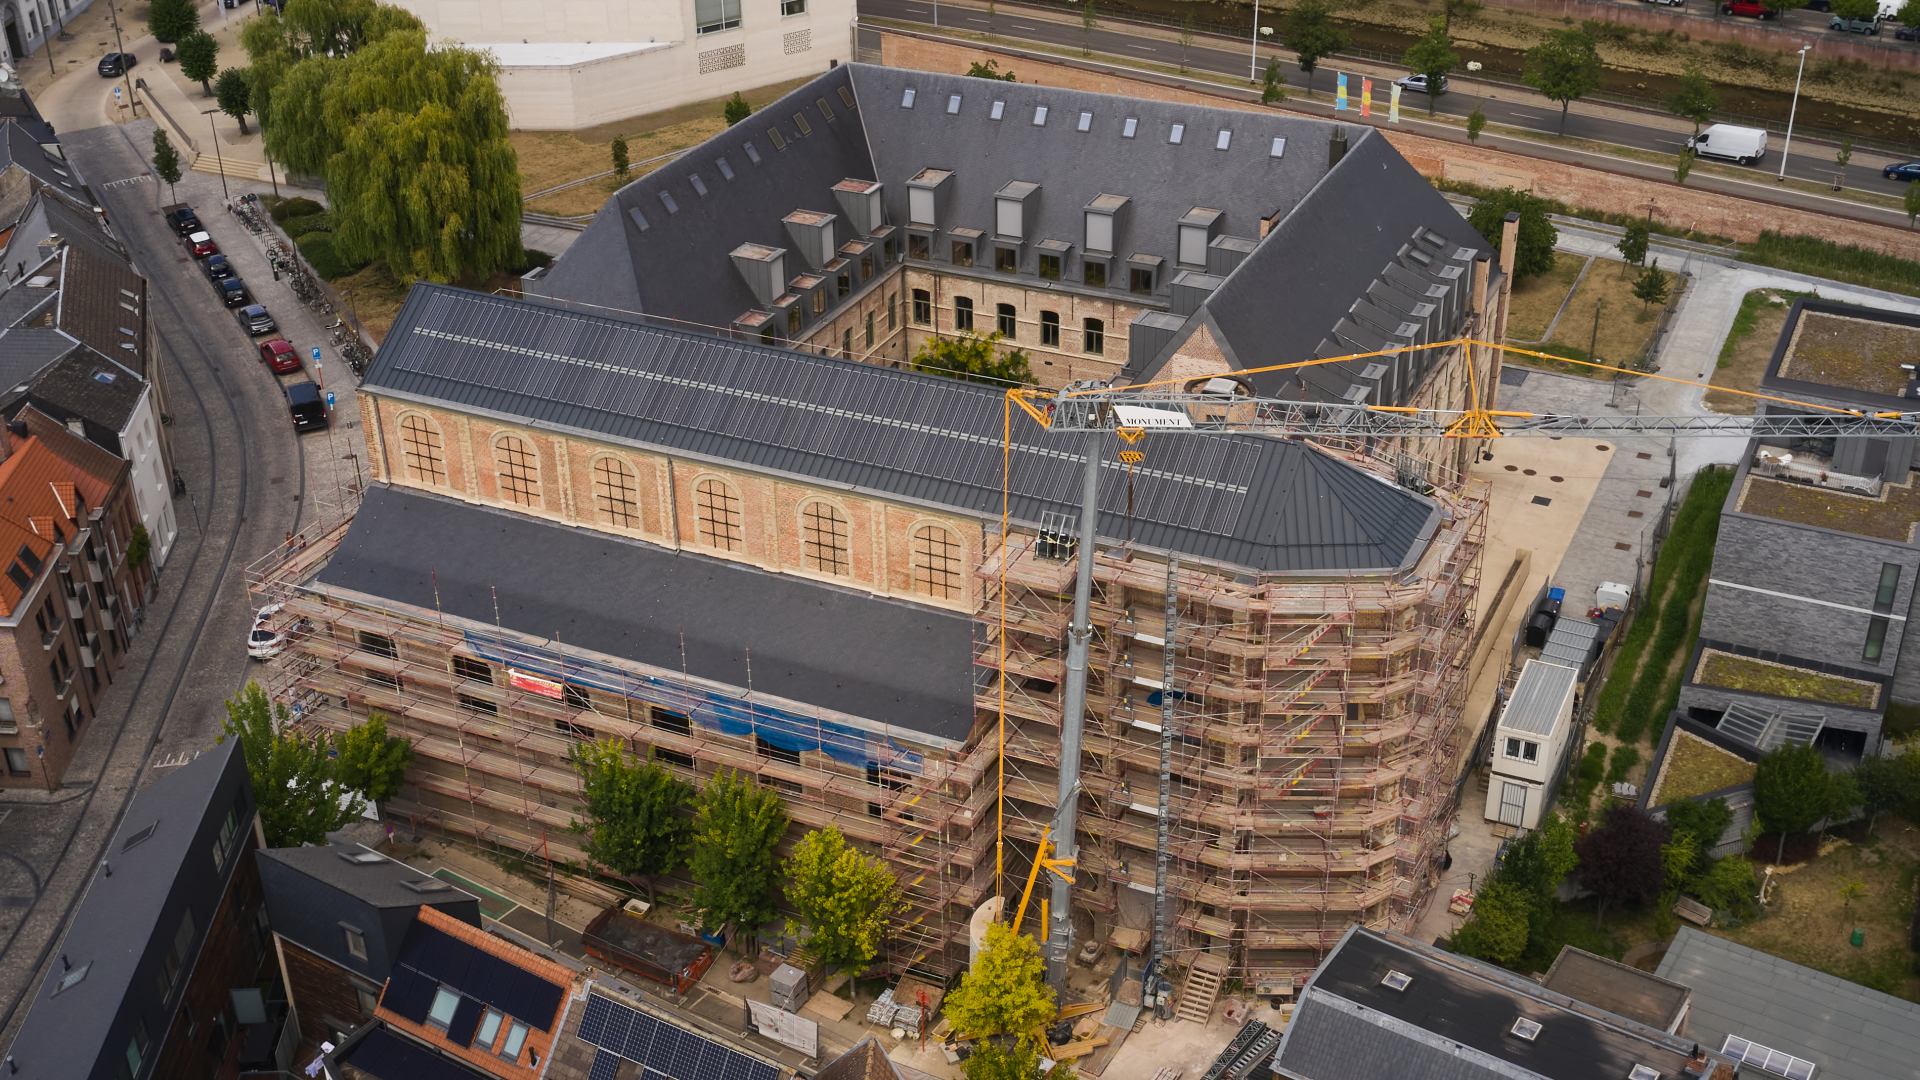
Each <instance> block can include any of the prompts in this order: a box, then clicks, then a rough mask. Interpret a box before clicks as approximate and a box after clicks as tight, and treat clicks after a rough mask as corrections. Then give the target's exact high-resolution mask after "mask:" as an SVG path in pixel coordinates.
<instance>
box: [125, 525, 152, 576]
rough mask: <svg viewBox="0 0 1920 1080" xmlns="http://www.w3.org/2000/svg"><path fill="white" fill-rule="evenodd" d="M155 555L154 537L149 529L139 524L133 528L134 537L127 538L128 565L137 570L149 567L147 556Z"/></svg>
mask: <svg viewBox="0 0 1920 1080" xmlns="http://www.w3.org/2000/svg"><path fill="white" fill-rule="evenodd" d="M151 554H153V535H152V534H151V533H149V532H147V527H146V526H145V525H141V524H139V523H137V522H136V523H135V524H134V526H133V535H132V536H130V537H128V538H127V565H128V566H131V567H133V568H134V569H135V570H138V569H140V568H141V567H143V566H145V565H147V556H149V555H151Z"/></svg>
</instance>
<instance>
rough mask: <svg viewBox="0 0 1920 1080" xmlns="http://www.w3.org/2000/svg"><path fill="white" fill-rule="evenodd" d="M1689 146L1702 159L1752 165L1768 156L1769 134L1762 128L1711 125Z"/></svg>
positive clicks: (1688, 143) (1690, 141) (1689, 141)
mask: <svg viewBox="0 0 1920 1080" xmlns="http://www.w3.org/2000/svg"><path fill="white" fill-rule="evenodd" d="M1687 145H1688V146H1691V147H1693V152H1694V153H1696V154H1698V155H1700V156H1701V157H1710V158H1723V159H1725V160H1727V161H1737V162H1739V163H1740V164H1742V165H1751V164H1753V163H1754V162H1756V161H1759V160H1760V159H1761V158H1763V157H1766V156H1767V133H1766V132H1765V131H1764V130H1762V129H1760V128H1750V127H1734V126H1733V125H1732V124H1710V125H1708V126H1707V128H1706V129H1705V130H1703V131H1701V132H1700V134H1698V135H1696V136H1694V137H1693V138H1691V139H1688V140H1687Z"/></svg>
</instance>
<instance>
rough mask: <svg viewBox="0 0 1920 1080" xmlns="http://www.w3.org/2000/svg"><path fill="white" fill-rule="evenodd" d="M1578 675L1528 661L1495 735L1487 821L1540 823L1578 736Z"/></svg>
mask: <svg viewBox="0 0 1920 1080" xmlns="http://www.w3.org/2000/svg"><path fill="white" fill-rule="evenodd" d="M1579 678H1580V672H1579V671H1577V670H1575V669H1574V668H1570V667H1564V666H1562V665H1559V664H1549V663H1546V662H1544V661H1541V660H1529V661H1527V666H1526V667H1524V668H1522V669H1521V670H1520V678H1519V680H1518V681H1517V682H1515V683H1514V684H1513V693H1512V694H1511V695H1510V696H1509V697H1508V698H1507V704H1506V707H1505V708H1504V709H1502V710H1501V711H1500V720H1499V722H1498V724H1497V725H1496V726H1495V729H1494V733H1493V776H1492V778H1491V782H1490V783H1489V784H1488V785H1487V810H1486V817H1487V820H1488V821H1498V822H1500V823H1501V824H1503V825H1516V826H1519V827H1520V828H1523V829H1531V828H1533V827H1535V826H1537V825H1539V824H1540V816H1541V815H1542V814H1544V813H1545V812H1546V809H1547V807H1546V802H1547V795H1548V788H1549V786H1550V785H1551V784H1552V782H1553V778H1554V777H1555V776H1558V775H1559V773H1560V768H1561V765H1562V763H1563V762H1564V761H1565V759H1566V755H1567V743H1568V740H1569V739H1571V738H1572V735H1573V698H1574V691H1575V686H1576V684H1577V683H1578V681H1579Z"/></svg>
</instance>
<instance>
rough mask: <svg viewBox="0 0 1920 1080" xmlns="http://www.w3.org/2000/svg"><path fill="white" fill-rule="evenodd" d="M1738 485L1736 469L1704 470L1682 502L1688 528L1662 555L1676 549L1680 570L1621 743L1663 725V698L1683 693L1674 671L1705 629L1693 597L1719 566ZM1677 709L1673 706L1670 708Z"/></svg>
mask: <svg viewBox="0 0 1920 1080" xmlns="http://www.w3.org/2000/svg"><path fill="white" fill-rule="evenodd" d="M1732 487H1733V472H1732V470H1730V469H1718V468H1711V469H1703V470H1701V471H1700V474H1699V475H1698V476H1696V477H1694V480H1693V487H1692V489H1691V490H1690V491H1688V492H1687V501H1686V503H1685V504H1683V506H1682V510H1681V517H1683V518H1684V519H1685V523H1686V527H1685V528H1684V529H1682V528H1680V527H1679V526H1677V525H1676V527H1675V529H1674V531H1673V534H1672V535H1670V536H1669V537H1667V544H1666V548H1665V549H1663V550H1662V551H1661V553H1660V561H1661V562H1662V563H1666V562H1667V561H1668V559H1667V556H1668V553H1669V552H1671V553H1672V555H1673V569H1674V570H1675V571H1676V574H1675V576H1674V577H1673V588H1672V590H1671V591H1670V592H1668V593H1667V596H1666V599H1665V601H1664V602H1662V603H1661V605H1660V626H1659V629H1658V630H1657V631H1656V632H1655V633H1654V637H1653V644H1652V645H1651V647H1650V648H1649V649H1648V650H1647V654H1646V662H1645V664H1644V666H1643V667H1642V668H1641V670H1640V672H1639V674H1638V675H1637V676H1636V677H1635V678H1634V680H1633V689H1632V690H1630V691H1629V692H1628V694H1627V701H1626V708H1625V710H1624V711H1623V712H1622V713H1621V714H1620V717H1619V719H1618V721H1617V722H1616V723H1615V725H1614V734H1615V735H1616V736H1617V737H1619V739H1620V741H1621V742H1624V743H1631V742H1635V741H1638V740H1639V739H1640V737H1641V736H1642V735H1643V734H1645V733H1646V732H1647V730H1648V729H1649V728H1650V727H1657V725H1656V724H1655V723H1654V721H1655V720H1656V719H1657V718H1659V717H1663V716H1665V715H1666V713H1665V712H1664V711H1660V709H1659V706H1660V704H1661V702H1663V701H1668V700H1669V699H1673V700H1677V699H1678V697H1679V693H1680V689H1679V678H1680V673H1679V672H1669V670H1668V669H1669V668H1671V667H1672V666H1673V662H1674V660H1675V658H1676V657H1678V656H1679V655H1680V653H1681V651H1682V650H1683V649H1686V648H1687V647H1688V646H1689V645H1690V644H1691V643H1692V641H1693V639H1694V637H1695V636H1696V635H1697V634H1698V633H1699V620H1698V617H1697V616H1695V615H1694V614H1693V612H1692V610H1691V609H1692V607H1693V600H1694V597H1695V596H1697V595H1699V592H1700V586H1701V583H1702V582H1704V581H1705V580H1706V577H1707V572H1708V571H1709V570H1710V569H1712V567H1713V544H1714V540H1715V539H1716V538H1717V537H1718V536H1719V533H1720V506H1721V504H1722V503H1724V502H1725V501H1726V497H1727V492H1728V491H1729V490H1731V489H1732ZM1688 511H1692V513H1688ZM1671 708H1672V706H1671V705H1668V709H1669V710H1670V709H1671Z"/></svg>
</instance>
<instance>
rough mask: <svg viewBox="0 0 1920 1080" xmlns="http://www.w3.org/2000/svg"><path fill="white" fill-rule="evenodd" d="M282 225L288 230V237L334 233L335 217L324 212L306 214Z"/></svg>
mask: <svg viewBox="0 0 1920 1080" xmlns="http://www.w3.org/2000/svg"><path fill="white" fill-rule="evenodd" d="M280 225H281V227H283V228H284V229H286V231H287V235H288V236H305V235H307V234H308V233H323V232H332V231H333V215H332V214H329V213H327V212H326V211H324V210H323V211H321V212H320V213H318V214H304V215H302V216H300V217H292V218H288V219H287V220H285V221H283V222H281V223H280Z"/></svg>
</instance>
